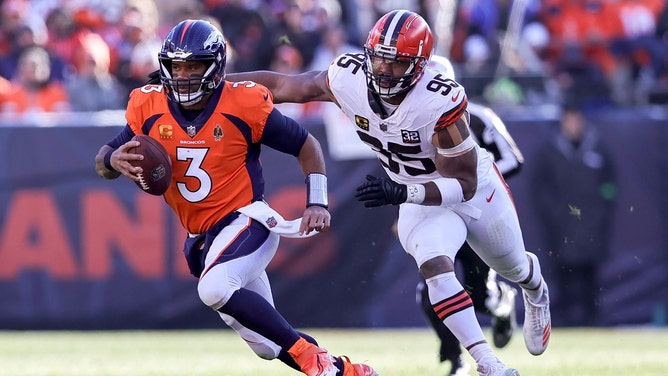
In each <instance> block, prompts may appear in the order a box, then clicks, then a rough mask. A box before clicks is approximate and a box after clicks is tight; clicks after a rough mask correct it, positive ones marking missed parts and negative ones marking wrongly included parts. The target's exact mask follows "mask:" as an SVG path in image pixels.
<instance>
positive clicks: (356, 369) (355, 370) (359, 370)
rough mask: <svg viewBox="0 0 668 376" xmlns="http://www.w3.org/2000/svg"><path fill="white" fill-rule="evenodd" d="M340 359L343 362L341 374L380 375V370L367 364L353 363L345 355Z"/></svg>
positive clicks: (353, 375)
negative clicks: (377, 370)
mask: <svg viewBox="0 0 668 376" xmlns="http://www.w3.org/2000/svg"><path fill="white" fill-rule="evenodd" d="M339 359H341V363H343V373H342V374H341V376H378V372H376V371H375V370H374V369H373V368H371V367H370V366H368V365H366V364H362V363H355V364H353V363H351V362H350V359H348V357H347V356H345V355H343V356H341V357H339Z"/></svg>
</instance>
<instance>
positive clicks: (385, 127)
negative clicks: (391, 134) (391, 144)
mask: <svg viewBox="0 0 668 376" xmlns="http://www.w3.org/2000/svg"><path fill="white" fill-rule="evenodd" d="M380 130H381V131H383V132H387V124H385V123H380Z"/></svg>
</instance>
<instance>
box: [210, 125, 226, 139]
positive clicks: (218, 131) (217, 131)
mask: <svg viewBox="0 0 668 376" xmlns="http://www.w3.org/2000/svg"><path fill="white" fill-rule="evenodd" d="M223 136H224V134H223V127H221V126H220V124H216V127H215V128H213V138H214V139H215V140H216V141H220V139H221V138H223Z"/></svg>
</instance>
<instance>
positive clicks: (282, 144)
mask: <svg viewBox="0 0 668 376" xmlns="http://www.w3.org/2000/svg"><path fill="white" fill-rule="evenodd" d="M307 136H308V131H307V130H306V129H305V128H304V127H302V126H301V125H300V124H299V123H297V122H296V121H294V120H293V119H291V118H289V117H287V116H284V115H283V114H282V113H281V112H280V111H278V110H277V109H275V108H274V109H273V111H271V113H270V114H269V117H267V122H266V125H265V127H264V131H263V132H262V138H261V139H260V142H261V143H262V144H264V145H267V146H269V147H270V148H272V149H276V150H278V151H280V152H283V153H286V154H291V155H293V156H295V157H296V156H298V155H299V152H300V151H301V149H302V146H303V145H304V142H306V137H307Z"/></svg>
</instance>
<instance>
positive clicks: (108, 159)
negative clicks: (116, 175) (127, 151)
mask: <svg viewBox="0 0 668 376" xmlns="http://www.w3.org/2000/svg"><path fill="white" fill-rule="evenodd" d="M115 150H116V149H111V150H109V151H108V152H107V154H105V155H104V167H106V168H107V170H109V171H116V169H115V168H114V167H113V166H112V165H111V154H112V153H113V152H114V151H115Z"/></svg>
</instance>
